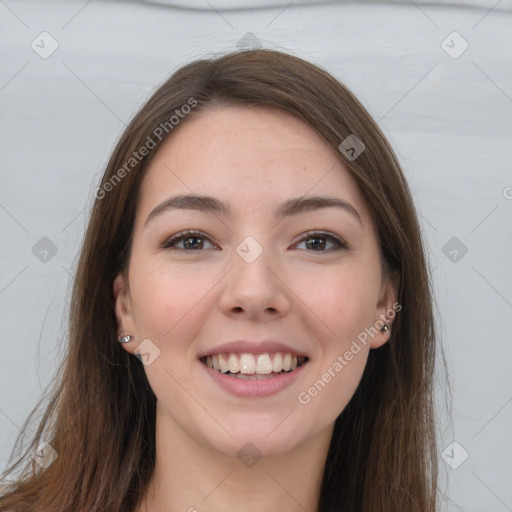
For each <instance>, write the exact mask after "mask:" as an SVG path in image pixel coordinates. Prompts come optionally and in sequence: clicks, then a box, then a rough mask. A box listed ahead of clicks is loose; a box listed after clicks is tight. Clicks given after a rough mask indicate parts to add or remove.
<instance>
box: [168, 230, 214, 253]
mask: <svg viewBox="0 0 512 512" xmlns="http://www.w3.org/2000/svg"><path fill="white" fill-rule="evenodd" d="M205 241H207V243H210V244H211V245H212V247H214V248H218V246H216V245H214V244H212V243H211V242H210V240H209V239H208V238H207V237H206V236H204V235H203V234H202V233H200V232H198V231H185V232H182V233H177V234H176V235H173V236H172V237H171V238H169V239H168V240H166V241H165V242H164V243H163V244H162V245H161V248H162V249H178V250H181V251H191V252H192V251H198V250H202V249H205V247H204V245H205ZM181 242H183V246H182V247H177V246H178V244H180V243H181Z"/></svg>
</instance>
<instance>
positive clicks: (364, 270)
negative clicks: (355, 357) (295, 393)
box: [300, 264, 380, 348]
mask: <svg viewBox="0 0 512 512" xmlns="http://www.w3.org/2000/svg"><path fill="white" fill-rule="evenodd" d="M316 277H317V278H313V277H312V278H310V279H308V281H307V282H304V286H303V288H302V291H301V292H300V293H301V295H302V296H303V297H305V298H306V297H309V298H308V299H304V302H305V303H306V304H307V305H308V306H310V307H311V309H312V310H313V311H314V312H315V313H317V315H318V316H319V318H321V319H322V320H323V322H324V323H325V325H326V326H327V327H328V328H329V331H330V336H329V339H332V341H333V342H336V344H337V346H338V348H340V345H341V348H342V347H343V345H344V344H346V343H347V342H348V343H349V344H350V341H351V340H352V339H354V338H355V337H357V335H358V334H359V333H360V332H361V331H362V330H364V329H365V328H367V327H369V326H370V325H371V324H372V323H373V321H374V316H375V311H376V306H377V301H378V294H379V288H380V287H379V283H380V273H379V272H378V269H375V267H374V266H370V265H361V264H354V265H347V266H346V267H344V268H339V267H338V268H336V269H334V268H333V270H332V272H330V273H326V274H325V275H323V276H322V277H321V279H318V276H316ZM306 291H308V292H307V294H306Z"/></svg>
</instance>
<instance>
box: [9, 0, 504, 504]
mask: <svg viewBox="0 0 512 512" xmlns="http://www.w3.org/2000/svg"><path fill="white" fill-rule="evenodd" d="M176 3H178V2H176ZM183 3H184V2H181V4H183ZM237 3H238V4H242V5H247V4H244V2H242V1H240V2H237V1H236V0H225V1H224V2H223V3H221V4H219V6H218V7H219V8H218V9H215V6H216V4H215V2H214V1H213V0H212V1H211V2H210V5H211V6H212V7H209V5H208V3H204V6H203V7H204V9H203V10H201V11H187V10H184V9H173V8H169V7H163V6H159V5H150V3H149V2H148V3H144V2H87V1H57V0H50V1H41V0H37V1H36V0H27V1H14V0H10V1H8V2H7V1H5V2H1V3H0V34H1V36H0V37H1V41H0V47H1V53H2V56H3V57H2V66H1V69H0V108H1V125H0V134H1V136H0V172H1V180H0V229H1V231H0V233H1V240H2V243H1V245H0V308H1V310H0V315H1V316H0V325H1V337H0V343H1V349H2V356H3V357H2V358H1V362H0V368H1V370H0V372H1V373H0V390H1V396H0V455H1V458H0V466H1V467H2V468H3V467H4V466H5V464H6V463H7V460H8V455H9V453H10V449H11V447H12V444H13V442H14V439H15V436H16V435H17V434H18V431H19V428H20V427H21V426H22V424H23V422H24V420H25V418H26V416H27V414H28V413H29V411H30V410H31V409H32V407H33V406H34V405H35V403H36V401H37V400H38V399H39V398H40V394H41V390H42V389H44V388H45V386H46V385H47V383H48V382H49V381H50V379H51V377H52V375H53V373H54V371H55V369H56V364H57V362H58V361H59V360H60V357H61V345H60V344H59V341H58V340H59V339H62V338H63V336H64V333H65V317H66V307H67V300H68V296H67V292H68V284H69V282H70V274H71V273H72V271H73V268H74V262H75V258H76V255H77V251H78V249H79V244H80V242H81V237H82V234H83V230H84V223H85V222H86V215H87V213H88V211H89V209H90V206H91V203H92V191H93V189H94V187H95V186H96V185H97V182H98V180H99V177H100V175H101V173H102V172H103V169H104V167H105V164H106V161H107V158H108V156H109V154H110V152H111V150H112V149H113V146H114V144H115V142H116V140H117V139H118V137H119V135H120V133H121V131H122V130H123V127H124V125H125V124H126V123H127V121H128V120H129V119H130V118H131V116H132V115H133V114H134V113H135V111H136V110H137V108H138V107H139V106H140V105H141V104H142V103H143V102H144V101H145V99H147V98H148V96H149V94H150V93H151V91H152V90H154V88H155V87H156V86H157V85H159V84H160V83H161V82H163V81H164V80H165V79H166V78H167V77H168V75H169V74H170V73H171V72H172V71H174V70H176V69H177V68H178V67H180V66H181V65H183V64H184V63H186V62H189V61H190V60H193V59H195V58H199V57H203V56H205V55H209V54H212V53H213V52H219V51H227V50H234V49H236V48H237V46H240V45H241V44H242V43H241V42H240V40H241V39H242V40H245V41H246V42H247V41H249V40H251V36H246V34H247V33H252V34H253V37H252V44H262V45H264V46H265V47H272V48H276V49H283V50H287V51H290V52H292V53H295V54H296V55H299V56H302V57H304V58H306V59H309V60H312V61H313V62H316V63H317V64H320V65H321V66H323V67H325V68H326V69H327V70H328V71H330V72H331V73H333V74H334V75H336V76H337V77H338V78H340V79H341V80H343V81H344V82H345V83H346V84H347V85H348V86H349V87H350V88H351V89H352V90H353V91H354V92H355V93H356V95H357V96H358V97H359V98H360V99H361V101H362V102H363V104H364V105H365V106H366V107H367V108H368V109H369V111H370V113H371V114H372V115H373V116H374V117H375V119H376V120H378V122H379V125H380V127H381V128H382V129H383V130H384V132H385V134H386V135H387V136H388V137H389V140H390V142H391V143H392V145H393V146H394V147H395V149H396V151H397V153H398V155H399V157H400V160H401V162H402V164H403V166H404V170H405V172H406V175H407V177H408V180H409V183H410V185H411V187H412V190H413V193H414V197H415V200H416V202H417V206H418V209H419V212H420V215H421V221H422V224H423V227H424V233H425V237H426V241H427V244H428V248H429V258H430V264H431V268H432V273H433V279H434V282H435V285H436V297H437V304H438V310H439V319H440V332H441V333H442V335H443V344H444V349H445V352H446V357H447V361H448V366H449V372H450V376H451V382H452V386H453V425H451V424H450V420H449V417H448V415H447V411H446V409H444V408H442V407H441V408H440V412H439V428H440V430H441V431H442V436H443V437H442V442H441V445H442V446H441V449H440V461H441V465H442V468H443V472H444V476H445V477H448V483H447V495H448V499H447V502H446V504H445V505H444V509H446V510H448V509H449V510H451V511H452V510H464V511H466V512H471V511H475V512H480V511H481V510H484V509H485V510H492V511H496V512H500V511H506V510H512V463H511V454H512V440H511V436H510V431H511V425H512V373H511V372H510V366H511V363H512V344H511V341H512V339H511V338H512V336H511V332H510V326H511V320H512V267H511V265H510V261H511V257H510V256H511V253H512V236H511V227H512V171H511V166H510V162H511V157H512V145H511V144H510V142H511V135H512V67H511V66H510V62H511V60H510V58H511V54H512V30H511V21H512V7H511V3H510V2H505V1H502V2H498V4H496V2H495V1H494V0H490V1H487V0H485V1H483V0H482V1H481V2H480V1H476V0H475V1H471V2H470V6H466V7H464V6H463V5H462V4H460V3H457V4H455V5H451V6H448V5H438V4H435V3H434V2H429V3H427V4H415V3H413V2H403V3H400V4H392V5H385V4H384V3H382V2H379V4H371V3H367V2H365V3H364V4H359V5H354V4H350V3H342V4H332V3H331V4H330V5H328V4H326V5H319V4H318V2H314V4H315V5H295V4H292V5H289V6H288V7H286V5H288V4H289V2H278V1H275V2H271V3H273V4H281V5H280V6H276V7H274V8H270V9H259V10H252V11H247V12H246V11H244V10H226V11H221V10H220V8H221V7H223V6H224V7H227V6H234V4H237ZM252 3H253V4H254V3H255V2H252ZM193 4H194V5H197V4H198V2H193ZM256 4H257V2H256ZM43 32H47V33H48V34H49V35H45V34H43V35H41V33H43ZM453 32H457V33H458V34H452V33H453ZM244 37H245V39H244ZM443 41H445V42H444V43H443ZM57 44H58V48H57V49H56V50H55V51H54V52H53V53H51V55H49V54H50V52H51V50H52V45H57ZM466 44H467V45H468V48H467V49H466V50H465V51H464V52H463V53H461V51H462V50H463V49H464V48H465V45H466ZM31 45H32V46H31ZM45 52H46V53H45ZM460 53H461V54H460ZM459 54H460V55H459ZM44 57H46V58H44ZM47 239H48V240H47ZM52 249H53V250H56V253H55V254H52V252H51V251H52ZM45 250H47V251H50V252H48V253H45V252H44V251H45ZM454 251H455V252H454ZM465 251H467V252H465ZM45 258H46V260H45ZM443 389H444V388H443V383H442V381H441V382H440V391H441V394H440V397H442V392H443ZM78 399H79V398H78ZM439 403H440V405H443V400H442V398H440V399H439ZM454 440H455V441H456V442H457V443H459V445H460V446H456V447H455V449H454V450H453V451H452V448H451V447H449V445H450V443H452V441H454ZM447 447H448V450H447V451H445V452H444V456H443V457H441V452H442V451H443V450H444V449H445V448H447ZM462 450H465V451H462ZM465 452H467V453H468V455H469V457H468V459H467V460H465V461H464V462H462V460H463V456H464V454H465ZM445 460H446V462H445ZM459 463H460V466H459V467H458V468H457V469H454V467H452V466H456V465H458V464H459ZM458 507H460V508H458Z"/></svg>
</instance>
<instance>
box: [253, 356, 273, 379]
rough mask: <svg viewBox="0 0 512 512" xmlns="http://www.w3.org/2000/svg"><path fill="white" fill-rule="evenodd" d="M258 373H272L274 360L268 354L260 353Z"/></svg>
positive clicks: (257, 366)
mask: <svg viewBox="0 0 512 512" xmlns="http://www.w3.org/2000/svg"><path fill="white" fill-rule="evenodd" d="M256 373H259V374H260V375H268V374H269V373H272V360H271V359H270V356H269V355H268V354H260V355H259V356H258V362H257V364H256Z"/></svg>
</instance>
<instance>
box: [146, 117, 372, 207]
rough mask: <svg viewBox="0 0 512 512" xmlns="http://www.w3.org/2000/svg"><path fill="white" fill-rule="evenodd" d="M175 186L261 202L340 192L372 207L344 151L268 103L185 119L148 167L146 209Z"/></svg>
mask: <svg viewBox="0 0 512 512" xmlns="http://www.w3.org/2000/svg"><path fill="white" fill-rule="evenodd" d="M175 193H183V194H190V193H196V194H204V195H213V196H217V197H219V199H221V200H223V201H225V202H228V203H230V204H233V205H234V206H235V208H236V206H237V205H238V206H239V207H242V208H253V207H254V208H256V207H259V208H260V209H261V208H264V205H265V204H268V205H270V204H271V203H273V202H275V203H277V202H281V201H282V200H283V199H286V198H289V197H299V196H304V195H321V194H328V195H331V196H332V195H338V196H339V197H342V198H343V199H345V200H349V201H351V202H352V204H354V206H356V207H357V208H358V210H359V211H360V213H361V214H362V215H363V216H365V215H367V211H366V207H365V204H364V201H363V199H362V197H361V195H360V193H359V190H358V188H357V185H356V184H355V182H354V180H353V178H352V177H351V175H350V172H349V171H348V169H347V168H346V167H345V166H344V165H343V163H342V161H341V160H340V157H339V155H338V154H337V153H336V151H335V150H334V149H333V148H331V147H330V146H329V145H328V144H327V142H325V140H324V139H323V138H322V137H321V136H320V135H319V134H318V133H317V132H316V131H315V130H314V129H313V128H312V127H310V126H309V125H307V124H306V123H305V122H304V121H302V120H300V119H298V118H296V117H295V116H293V115H291V114H289V113H287V112H284V111H279V110H275V109H269V108H266V107H256V108H254V107H223V108H221V109H218V110H211V111H203V112H200V113H199V114H198V115H194V117H193V118H190V119H186V120H185V121H184V122H182V124H181V125H178V126H177V127H176V128H175V129H174V130H173V132H172V133H171V135H170V136H169V137H168V139H167V140H166V141H165V142H164V143H163V144H162V145H161V146H160V148H159V149H158V151H157V154H156V155H155V157H154V158H153V160H152V161H151V164H150V166H149V168H148V169H147V171H146V175H145V177H144V180H143V182H142V185H141V194H140V197H139V205H138V210H139V211H140V214H141V215H143V216H144V215H147V214H148V213H149V211H150V210H151V208H152V207H154V206H155V205H156V204H158V203H159V202H161V201H163V200H165V199H166V198H167V197H168V196H169V195H171V194H175Z"/></svg>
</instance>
